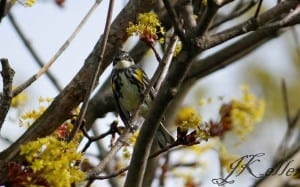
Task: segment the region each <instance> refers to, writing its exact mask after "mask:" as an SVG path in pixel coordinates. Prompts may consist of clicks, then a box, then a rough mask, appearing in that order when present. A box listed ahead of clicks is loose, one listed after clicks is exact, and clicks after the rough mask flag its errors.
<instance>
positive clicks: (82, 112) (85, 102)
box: [68, 0, 115, 141]
mask: <svg viewBox="0 0 300 187" xmlns="http://www.w3.org/2000/svg"><path fill="white" fill-rule="evenodd" d="M114 2H115V1H114V0H110V1H109V7H108V12H107V17H106V23H105V28H104V34H103V40H102V43H101V47H100V53H99V54H100V55H99V63H98V65H97V68H96V69H95V73H94V76H93V78H92V80H91V83H90V86H89V88H88V90H87V92H86V94H85V97H84V100H83V104H82V107H81V110H80V113H79V116H78V120H77V122H76V124H75V126H74V128H73V129H72V131H71V133H70V135H69V137H68V141H71V140H72V139H73V138H74V136H75V134H76V133H77V131H78V130H79V128H80V126H81V124H82V121H83V119H84V116H85V114H86V111H87V107H88V104H89V99H90V96H91V94H92V92H93V90H94V88H95V85H96V82H97V80H98V75H99V71H100V67H101V63H102V60H103V56H104V53H105V48H106V44H107V39H108V34H109V31H110V26H111V18H112V13H113V7H114Z"/></svg>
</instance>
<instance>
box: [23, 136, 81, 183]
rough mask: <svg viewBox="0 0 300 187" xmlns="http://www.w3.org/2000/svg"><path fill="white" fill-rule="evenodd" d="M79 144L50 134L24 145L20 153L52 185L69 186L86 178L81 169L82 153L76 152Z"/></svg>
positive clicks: (35, 171)
mask: <svg viewBox="0 0 300 187" xmlns="http://www.w3.org/2000/svg"><path fill="white" fill-rule="evenodd" d="M77 146H78V143H77V142H75V141H71V142H69V143H67V142H65V141H61V140H58V139H57V138H55V137H54V136H48V137H44V138H40V139H38V140H36V141H32V142H29V143H27V144H25V145H22V146H21V153H20V154H21V155H23V156H25V158H26V160H27V161H28V162H29V163H30V168H31V169H32V170H33V172H34V173H36V174H39V175H40V176H41V177H42V178H44V179H46V180H47V182H49V184H50V186H57V187H68V186H71V184H72V183H75V182H80V181H82V180H84V178H85V175H84V173H83V172H82V171H81V170H80V169H79V164H78V163H79V162H80V161H81V160H82V154H80V153H77V152H76V149H77Z"/></svg>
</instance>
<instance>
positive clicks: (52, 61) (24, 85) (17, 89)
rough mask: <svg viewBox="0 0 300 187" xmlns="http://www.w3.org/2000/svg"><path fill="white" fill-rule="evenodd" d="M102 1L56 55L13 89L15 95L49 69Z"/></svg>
mask: <svg viewBox="0 0 300 187" xmlns="http://www.w3.org/2000/svg"><path fill="white" fill-rule="evenodd" d="M99 2H100V1H96V2H95V4H94V5H93V6H92V7H91V9H90V10H89V11H88V13H87V14H86V15H85V17H84V18H83V19H82V21H81V22H80V23H79V25H78V26H77V27H76V29H75V30H74V32H73V33H72V34H71V36H70V37H69V38H68V39H67V40H66V41H65V43H64V44H63V45H62V46H61V47H60V48H59V49H58V51H57V52H56V53H55V54H54V56H53V57H52V58H51V59H50V60H49V61H48V62H47V63H46V64H45V65H44V66H43V67H42V68H41V69H40V70H39V71H38V72H37V73H36V74H34V75H33V76H32V77H30V78H29V79H28V80H27V81H25V82H24V83H23V84H21V85H19V86H18V87H17V88H15V89H14V90H13V96H16V95H18V94H19V93H21V92H22V91H23V90H24V89H26V88H27V87H28V86H30V85H31V84H32V83H33V82H34V81H36V80H37V79H38V78H40V77H41V76H42V75H43V74H44V73H45V72H46V71H48V69H49V68H50V66H51V65H52V64H53V63H54V62H55V61H56V60H57V59H58V57H59V56H60V55H61V54H62V53H63V52H64V51H65V50H66V49H67V48H68V47H69V45H70V44H71V42H72V41H73V40H74V38H75V37H76V35H77V34H78V33H79V31H80V30H81V29H82V28H83V26H84V25H85V23H86V22H87V20H88V19H89V18H90V16H91V15H92V13H93V12H94V11H95V10H96V8H97V7H98V5H99Z"/></svg>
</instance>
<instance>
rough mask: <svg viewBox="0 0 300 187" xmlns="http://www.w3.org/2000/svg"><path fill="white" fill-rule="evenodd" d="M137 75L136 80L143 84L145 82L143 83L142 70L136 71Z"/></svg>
mask: <svg viewBox="0 0 300 187" xmlns="http://www.w3.org/2000/svg"><path fill="white" fill-rule="evenodd" d="M135 74H136V79H137V80H138V81H139V82H140V83H143V82H144V81H143V77H144V76H143V71H142V70H140V69H137V70H136V71H135Z"/></svg>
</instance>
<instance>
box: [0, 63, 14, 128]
mask: <svg viewBox="0 0 300 187" xmlns="http://www.w3.org/2000/svg"><path fill="white" fill-rule="evenodd" d="M0 61H1V65H2V71H1V75H2V78H3V93H2V95H1V97H0V130H1V128H2V125H3V123H4V120H5V117H6V115H7V112H8V110H9V108H10V104H11V100H12V82H13V77H14V75H15V71H14V70H13V69H12V68H11V67H10V65H9V63H8V60H7V59H5V58H2V59H0Z"/></svg>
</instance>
